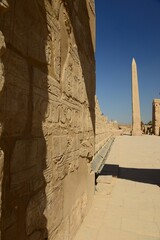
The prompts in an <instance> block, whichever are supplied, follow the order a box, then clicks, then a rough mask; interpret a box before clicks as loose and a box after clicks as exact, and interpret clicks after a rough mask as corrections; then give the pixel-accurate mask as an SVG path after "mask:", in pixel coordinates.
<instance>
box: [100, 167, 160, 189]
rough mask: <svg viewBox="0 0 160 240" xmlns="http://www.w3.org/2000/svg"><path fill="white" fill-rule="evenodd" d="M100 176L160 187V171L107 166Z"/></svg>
mask: <svg viewBox="0 0 160 240" xmlns="http://www.w3.org/2000/svg"><path fill="white" fill-rule="evenodd" d="M99 175H112V176H114V177H118V178H121V179H127V180H131V181H136V182H142V183H149V184H156V185H158V186H160V169H143V168H124V167H119V165H116V164H115V165H114V164H105V165H104V166H103V168H102V171H101V172H100V174H99Z"/></svg>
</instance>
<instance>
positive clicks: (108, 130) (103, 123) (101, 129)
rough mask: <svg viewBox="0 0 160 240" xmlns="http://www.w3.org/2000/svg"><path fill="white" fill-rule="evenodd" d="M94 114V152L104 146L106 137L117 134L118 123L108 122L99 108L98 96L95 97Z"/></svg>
mask: <svg viewBox="0 0 160 240" xmlns="http://www.w3.org/2000/svg"><path fill="white" fill-rule="evenodd" d="M95 114H96V134H95V153H97V152H98V151H99V149H100V148H101V147H103V146H104V144H105V143H106V141H107V139H109V138H110V137H111V136H113V135H115V134H116V135H117V134H118V123H117V122H109V121H108V119H107V117H106V116H105V115H103V113H102V112H101V109H100V105H99V102H98V98H97V97H95Z"/></svg>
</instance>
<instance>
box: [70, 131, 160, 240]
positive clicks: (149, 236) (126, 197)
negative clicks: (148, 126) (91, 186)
mask: <svg viewBox="0 0 160 240" xmlns="http://www.w3.org/2000/svg"><path fill="white" fill-rule="evenodd" d="M107 164H117V165H119V166H120V167H121V168H138V169H140V170H142V169H143V170H144V178H143V179H144V181H145V180H147V179H145V173H146V172H145V170H146V169H150V170H152V171H153V175H154V171H155V169H157V170H158V169H160V137H156V136H139V137H131V136H122V137H117V138H116V140H115V142H114V144H113V146H112V149H111V152H110V154H109V156H108V159H107ZM153 169H154V170H153ZM140 174H141V172H140ZM159 178H160V174H159ZM98 181H99V182H98V184H97V186H96V191H95V196H94V201H93V204H92V207H91V210H90V212H89V214H88V215H87V217H86V218H85V219H84V221H83V223H82V225H81V227H80V229H79V231H78V233H77V235H76V237H75V239H74V240H160V187H159V186H158V185H153V184H147V183H142V182H138V181H132V180H126V179H120V178H115V177H110V176H101V177H100V178H99V180H98Z"/></svg>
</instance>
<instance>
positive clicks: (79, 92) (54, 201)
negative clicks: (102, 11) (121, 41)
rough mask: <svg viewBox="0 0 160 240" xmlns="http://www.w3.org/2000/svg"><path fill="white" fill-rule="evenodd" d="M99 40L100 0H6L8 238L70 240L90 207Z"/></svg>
mask: <svg viewBox="0 0 160 240" xmlns="http://www.w3.org/2000/svg"><path fill="white" fill-rule="evenodd" d="M7 6H9V7H8V9H6V8H7ZM5 10H6V11H5ZM94 48H95V10H94V1H93V0H81V1H79V0H74V1H73V0H63V1H61V0H51V1H49V0H35V1H33V0H30V1H25V0H20V1H16V0H8V1H5V0H1V1H0V160H1V164H0V174H1V175H0V183H2V184H1V194H2V206H1V208H2V211H1V234H2V237H1V238H2V240H10V239H16V240H44V239H49V240H55V239H56V240H60V239H61V240H62V239H63V240H65V239H66V240H70V239H72V238H73V236H74V235H75V233H76V231H77V229H78V227H79V225H80V224H81V222H82V220H83V218H84V216H85V214H86V213H87V211H88V209H89V206H90V204H91V201H92V196H93V192H94V175H93V173H92V171H91V169H90V162H91V160H92V157H93V154H94V145H95V144H94V140H95V139H94V134H95V101H94V96H95V61H94Z"/></svg>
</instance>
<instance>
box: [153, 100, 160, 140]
mask: <svg viewBox="0 0 160 240" xmlns="http://www.w3.org/2000/svg"><path fill="white" fill-rule="evenodd" d="M152 128H153V134H155V135H157V136H159V135H160V99H154V100H153V104H152Z"/></svg>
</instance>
